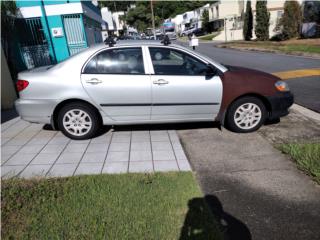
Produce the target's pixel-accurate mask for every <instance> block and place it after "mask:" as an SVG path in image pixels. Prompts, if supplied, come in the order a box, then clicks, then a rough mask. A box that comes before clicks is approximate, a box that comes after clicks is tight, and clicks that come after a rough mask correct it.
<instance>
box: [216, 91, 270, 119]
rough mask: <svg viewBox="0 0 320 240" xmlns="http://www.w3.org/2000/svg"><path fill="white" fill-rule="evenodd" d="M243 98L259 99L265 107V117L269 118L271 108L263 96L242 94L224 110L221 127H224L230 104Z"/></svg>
mask: <svg viewBox="0 0 320 240" xmlns="http://www.w3.org/2000/svg"><path fill="white" fill-rule="evenodd" d="M243 97H255V98H258V99H260V100H261V101H262V103H263V104H264V106H265V107H266V110H267V113H268V116H267V117H269V116H270V113H271V111H272V107H271V104H270V102H269V101H268V99H267V98H266V97H265V96H263V95H261V94H258V93H246V94H243V95H240V96H238V97H236V98H235V99H233V100H232V101H231V102H230V103H229V105H228V107H227V109H226V110H225V112H224V114H223V118H222V121H221V123H222V124H223V125H225V121H226V115H227V114H228V111H229V109H230V106H231V104H233V103H234V102H235V101H237V100H238V99H240V98H243Z"/></svg>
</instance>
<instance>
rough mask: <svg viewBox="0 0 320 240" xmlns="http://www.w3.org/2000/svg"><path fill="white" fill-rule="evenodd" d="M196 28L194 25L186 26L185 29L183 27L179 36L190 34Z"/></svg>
mask: <svg viewBox="0 0 320 240" xmlns="http://www.w3.org/2000/svg"><path fill="white" fill-rule="evenodd" d="M195 30H196V28H195V27H188V28H186V29H184V30H183V31H182V32H181V34H180V35H181V36H182V37H184V36H188V35H190V34H192V33H193V32H194V31H195Z"/></svg>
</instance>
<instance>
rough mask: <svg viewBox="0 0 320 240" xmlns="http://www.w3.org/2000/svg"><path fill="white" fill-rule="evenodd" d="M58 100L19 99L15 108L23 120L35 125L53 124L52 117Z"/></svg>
mask: <svg viewBox="0 0 320 240" xmlns="http://www.w3.org/2000/svg"><path fill="white" fill-rule="evenodd" d="M57 104H58V101H57V100H51V99H49V100H39V99H18V100H16V101H15V107H16V109H17V111H18V113H19V115H20V117H21V118H22V119H23V120H26V121H28V122H33V123H45V124H50V123H51V115H52V113H53V110H54V108H55V106H56V105H57Z"/></svg>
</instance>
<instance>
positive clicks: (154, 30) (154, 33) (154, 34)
mask: <svg viewBox="0 0 320 240" xmlns="http://www.w3.org/2000/svg"><path fill="white" fill-rule="evenodd" d="M150 6H151V15H152V16H151V17H152V29H153V37H154V40H156V28H155V25H154V15H153V5H152V0H150Z"/></svg>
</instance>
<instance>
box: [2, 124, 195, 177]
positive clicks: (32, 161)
mask: <svg viewBox="0 0 320 240" xmlns="http://www.w3.org/2000/svg"><path fill="white" fill-rule="evenodd" d="M1 140H2V141H1V177H3V178H10V177H14V176H18V177H23V178H31V177H66V176H73V175H81V174H100V173H126V172H143V173H144V172H154V171H156V172H162V171H190V170H191V168H190V165H189V162H188V160H187V158H186V156H185V154H184V151H183V149H182V147H181V144H180V141H179V138H178V136H177V134H176V131H175V130H167V129H161V130H157V129H151V130H150V129H149V128H148V127H145V128H144V129H143V130H141V129H140V130H134V129H130V128H129V129H122V128H121V127H118V128H114V129H110V130H109V131H106V132H105V133H104V134H102V135H101V136H99V137H96V138H93V139H90V140H83V141H75V140H71V139H69V138H67V137H65V136H64V135H63V134H62V133H61V132H58V131H53V130H50V129H48V128H43V125H42V124H31V123H28V122H25V121H23V120H21V119H20V118H15V119H12V120H10V121H8V122H5V123H3V124H2V125H1Z"/></svg>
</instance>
